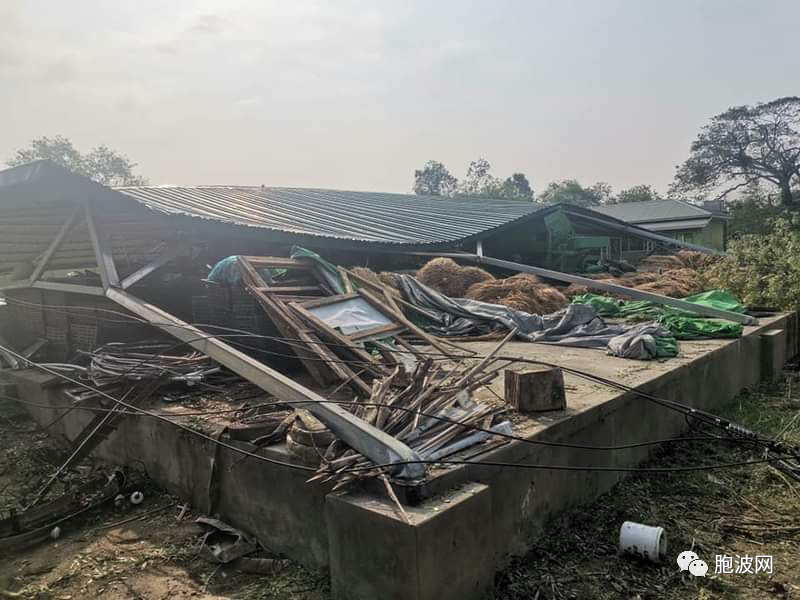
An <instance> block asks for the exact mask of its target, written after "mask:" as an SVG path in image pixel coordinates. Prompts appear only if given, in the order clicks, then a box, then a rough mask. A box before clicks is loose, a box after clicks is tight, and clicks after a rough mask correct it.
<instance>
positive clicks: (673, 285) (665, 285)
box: [636, 279, 690, 298]
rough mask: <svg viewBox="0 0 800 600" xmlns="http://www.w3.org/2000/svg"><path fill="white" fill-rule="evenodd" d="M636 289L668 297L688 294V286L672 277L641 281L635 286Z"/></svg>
mask: <svg viewBox="0 0 800 600" xmlns="http://www.w3.org/2000/svg"><path fill="white" fill-rule="evenodd" d="M636 289H637V290H641V291H643V292H651V293H653V294H661V295H662V296H669V297H670V298H684V297H685V296H688V295H689V294H690V292H689V288H688V287H686V286H685V285H682V284H681V283H679V282H677V281H674V280H672V279H663V280H661V281H654V282H652V283H643V284H642V285H640V286H637V288H636Z"/></svg>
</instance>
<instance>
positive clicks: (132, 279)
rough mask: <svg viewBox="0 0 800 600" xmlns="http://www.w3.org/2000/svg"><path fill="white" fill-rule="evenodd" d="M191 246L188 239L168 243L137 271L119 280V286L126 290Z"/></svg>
mask: <svg viewBox="0 0 800 600" xmlns="http://www.w3.org/2000/svg"><path fill="white" fill-rule="evenodd" d="M191 247H192V245H191V243H190V242H188V241H181V242H177V243H173V244H170V245H169V246H167V248H166V249H165V250H164V252H162V253H161V254H160V255H158V256H157V257H156V258H155V259H154V260H153V261H152V262H150V263H149V264H147V265H145V266H143V267H142V268H141V269H139V270H138V271H134V272H133V273H131V274H130V275H128V276H127V277H126V278H125V279H123V280H122V281H121V282H120V287H121V288H122V289H123V290H127V289H128V288H129V287H131V286H132V285H134V284H136V283H139V282H140V281H141V280H142V279H144V278H145V277H147V276H148V275H150V274H151V273H153V271H155V270H157V269H159V268H161V267H163V266H164V265H166V264H167V263H168V262H169V261H171V260H173V259H175V258H177V257H178V256H180V255H181V254H183V253H184V252H185V251H187V250H189V249H190V248H191Z"/></svg>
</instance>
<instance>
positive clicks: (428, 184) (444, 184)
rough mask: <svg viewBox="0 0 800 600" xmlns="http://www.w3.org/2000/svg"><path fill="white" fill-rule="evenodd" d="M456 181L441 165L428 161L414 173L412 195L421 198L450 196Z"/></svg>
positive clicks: (454, 189) (455, 186)
mask: <svg viewBox="0 0 800 600" xmlns="http://www.w3.org/2000/svg"><path fill="white" fill-rule="evenodd" d="M457 187H458V179H456V178H455V177H453V176H452V175H451V174H450V171H448V170H447V167H445V166H444V165H443V164H442V163H440V162H438V161H435V160H429V161H428V162H426V163H425V166H424V167H422V169H417V170H416V171H414V193H415V194H419V195H421V196H451V195H452V194H453V193H455V191H456V188H457Z"/></svg>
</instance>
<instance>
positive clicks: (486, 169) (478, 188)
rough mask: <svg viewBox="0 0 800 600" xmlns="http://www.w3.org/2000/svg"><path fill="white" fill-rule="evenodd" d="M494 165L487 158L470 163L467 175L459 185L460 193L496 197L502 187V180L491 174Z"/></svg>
mask: <svg viewBox="0 0 800 600" xmlns="http://www.w3.org/2000/svg"><path fill="white" fill-rule="evenodd" d="M491 170H492V165H490V164H489V161H488V160H486V159H485V158H479V159H477V160H473V161H472V162H471V163H469V167H468V168H467V176H466V177H465V178H464V181H462V182H461V185H460V186H459V190H458V191H459V194H460V195H462V196H472V197H488V198H491V197H495V195H496V194H497V193H498V190H499V188H500V181H499V180H498V179H497V178H496V177H495V176H494V175H492V174H491Z"/></svg>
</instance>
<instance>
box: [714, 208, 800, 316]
mask: <svg viewBox="0 0 800 600" xmlns="http://www.w3.org/2000/svg"><path fill="white" fill-rule="evenodd" d="M767 221H768V224H769V225H768V227H766V228H765V230H766V233H764V234H763V235H757V234H744V235H741V236H739V237H737V238H734V239H731V240H730V241H729V243H728V247H727V249H726V254H725V257H724V258H723V259H722V260H721V261H719V262H718V263H716V264H714V265H713V266H712V267H711V268H710V269H709V270H708V271H707V272H706V273H704V274H705V275H706V276H708V277H709V280H710V283H711V284H712V285H713V286H715V287H718V288H720V289H725V290H728V291H729V292H731V293H733V294H734V295H735V296H737V297H738V298H739V299H740V300H741V301H742V302H744V303H745V304H747V305H749V306H769V307H772V308H778V309H782V310H797V309H798V308H800V222H798V216H797V213H796V212H795V211H791V212H789V211H786V212H785V213H784V216H780V217H776V218H771V219H767Z"/></svg>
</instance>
